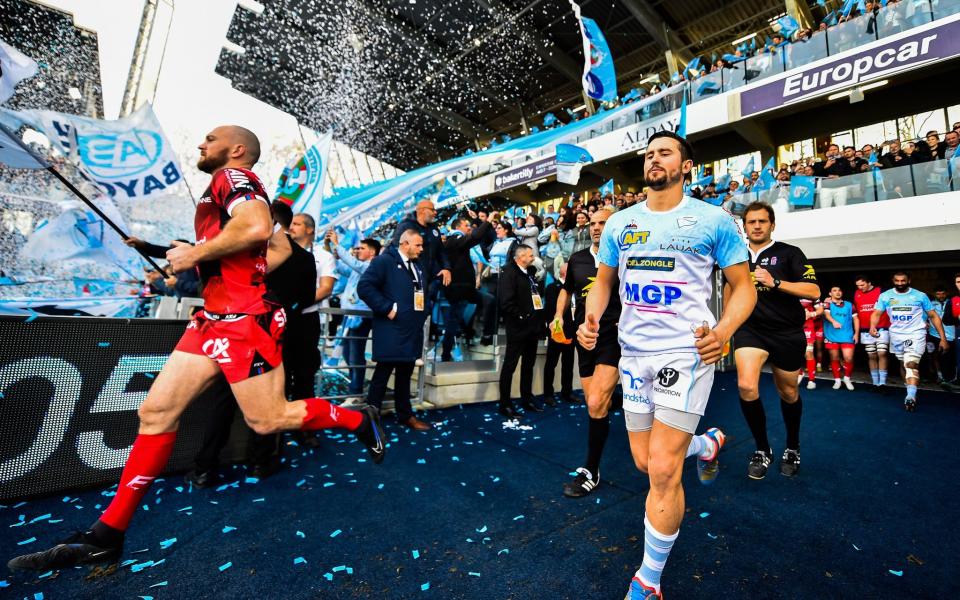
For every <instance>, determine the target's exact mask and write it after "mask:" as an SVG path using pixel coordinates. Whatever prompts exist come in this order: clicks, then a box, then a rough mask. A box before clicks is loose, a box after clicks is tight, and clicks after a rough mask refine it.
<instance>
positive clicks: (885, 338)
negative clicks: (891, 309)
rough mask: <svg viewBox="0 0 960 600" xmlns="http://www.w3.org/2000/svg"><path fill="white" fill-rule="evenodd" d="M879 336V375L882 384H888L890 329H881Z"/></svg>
mask: <svg viewBox="0 0 960 600" xmlns="http://www.w3.org/2000/svg"><path fill="white" fill-rule="evenodd" d="M877 333H879V334H880V335H878V336H877V377H878V378H879V379H880V384H879V385H880V386H881V389H882V386H885V385H887V363H888V361H889V354H890V331H888V330H886V329H881V330H880V331H878V332H877Z"/></svg>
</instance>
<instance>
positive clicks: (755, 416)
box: [733, 347, 796, 479]
mask: <svg viewBox="0 0 960 600" xmlns="http://www.w3.org/2000/svg"><path fill="white" fill-rule="evenodd" d="M768 356H769V353H768V352H767V351H766V350H764V349H762V348H752V347H740V348H737V349H736V351H735V352H734V355H733V357H734V361H735V363H736V365H737V387H738V388H739V390H740V410H741V412H743V417H744V419H746V421H747V426H748V427H749V428H750V433H751V434H753V440H754V442H755V443H756V446H757V449H756V451H755V452H754V453H753V456H751V458H750V464H749V465H748V467H747V475H748V476H749V477H750V478H751V479H763V478H764V477H765V476H766V474H767V469H768V468H769V466H770V461H771V460H772V459H773V450H772V449H771V448H770V441H769V440H768V439H767V415H766V413H765V412H764V410H763V402H762V401H761V400H760V369H761V368H762V367H763V363H764V362H766V360H767V357H768ZM794 385H796V379H794Z"/></svg>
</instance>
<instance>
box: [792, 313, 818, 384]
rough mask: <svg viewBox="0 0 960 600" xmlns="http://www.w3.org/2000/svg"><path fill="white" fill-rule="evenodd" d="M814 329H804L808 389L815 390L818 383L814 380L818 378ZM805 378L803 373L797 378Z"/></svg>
mask: <svg viewBox="0 0 960 600" xmlns="http://www.w3.org/2000/svg"><path fill="white" fill-rule="evenodd" d="M814 333H815V332H814V329H813V327H805V328H804V330H803V334H804V337H805V339H806V341H807V346H806V352H805V354H804V360H805V361H806V363H807V389H808V390H813V389H816V387H817V383H816V381H814V380H815V379H816V378H817V360H816V359H815V358H814V356H813V340H814ZM801 379H803V374H802V373H801V375H800V377H799V378H797V381H798V382H799V381H800V380H801Z"/></svg>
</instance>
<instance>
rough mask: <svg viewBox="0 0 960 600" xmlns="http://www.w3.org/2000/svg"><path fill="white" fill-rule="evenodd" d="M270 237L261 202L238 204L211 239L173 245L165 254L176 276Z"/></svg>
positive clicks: (266, 209) (265, 208) (270, 223)
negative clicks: (225, 222) (202, 241)
mask: <svg viewBox="0 0 960 600" xmlns="http://www.w3.org/2000/svg"><path fill="white" fill-rule="evenodd" d="M271 235H273V221H272V220H271V218H270V207H269V206H267V203H266V202H261V201H260V200H246V201H244V202H240V203H239V204H237V205H236V207H235V208H234V209H233V214H232V216H231V218H230V220H229V221H227V225H226V226H225V227H224V228H223V230H222V231H220V233H218V234H217V235H216V237H214V238H213V239H210V240H207V241H206V242H204V243H203V244H200V245H197V246H191V245H190V244H184V243H182V242H174V243H173V248H171V249H170V250H169V251H167V260H168V261H169V262H170V265H171V266H172V267H173V270H174V272H175V273H180V272H182V271H186V270H187V269H191V268H193V267H195V266H197V263H201V262H204V261H209V260H216V259H218V258H223V257H224V256H229V255H231V254H236V253H238V252H243V251H244V250H250V249H252V248H256V247H258V246H262V245H263V244H264V243H266V242H267V240H269V239H270V236H271Z"/></svg>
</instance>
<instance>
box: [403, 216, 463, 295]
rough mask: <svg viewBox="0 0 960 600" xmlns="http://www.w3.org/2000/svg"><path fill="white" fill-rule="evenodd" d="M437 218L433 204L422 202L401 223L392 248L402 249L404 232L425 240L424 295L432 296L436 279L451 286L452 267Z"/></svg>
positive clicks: (423, 256)
mask: <svg viewBox="0 0 960 600" xmlns="http://www.w3.org/2000/svg"><path fill="white" fill-rule="evenodd" d="M436 218H437V209H436V208H434V206H433V202H431V201H429V200H421V201H420V202H418V203H417V207H416V209H415V211H414V212H413V213H411V214H409V215H407V217H406V218H405V219H404V220H402V221H400V223H399V224H398V225H397V230H396V231H395V232H394V233H393V239H392V240H391V241H390V246H392V247H393V248H399V247H400V236H402V235H403V232H404V231H407V230H408V229H412V230H414V231H416V232H417V233H419V234H420V237H421V238H423V254H422V255H421V257H420V268H421V269H423V273H424V276H425V278H426V281H425V282H424V289H423V291H424V293H425V294H427V295H428V296H430V295H431V294H435V291H434V290H436V289H438V288H436V286H433V289H431V286H432V283H433V281H434V280H435V279H436V278H438V277H439V278H440V282H441V283H442V284H443V285H444V286H448V285H450V265H448V264H447V256H446V254H445V253H444V252H443V242H442V241H441V240H440V230H439V229H438V228H437V225H436V223H434V221H435V220H436Z"/></svg>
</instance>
